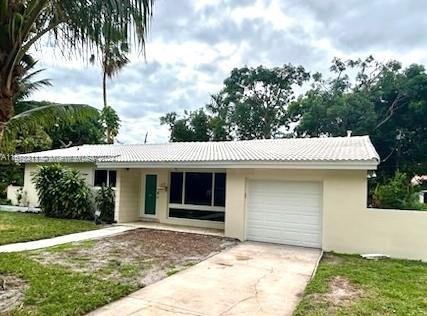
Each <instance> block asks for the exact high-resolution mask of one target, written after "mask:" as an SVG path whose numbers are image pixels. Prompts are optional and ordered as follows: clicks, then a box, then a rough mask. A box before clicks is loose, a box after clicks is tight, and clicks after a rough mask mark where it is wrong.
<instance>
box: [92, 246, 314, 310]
mask: <svg viewBox="0 0 427 316" xmlns="http://www.w3.org/2000/svg"><path fill="white" fill-rule="evenodd" d="M320 255H321V251H320V250H317V249H309V248H299V247H290V246H282V245H272V244H264V243H254V242H245V243H242V244H240V245H238V246H236V247H234V248H231V249H229V250H227V251H224V252H222V253H220V254H218V255H215V256H213V257H211V258H209V259H207V260H205V261H203V262H201V263H199V264H197V265H195V266H193V267H191V268H189V269H187V270H185V271H182V272H180V273H177V274H175V275H173V276H171V277H168V278H166V279H163V280H162V281H159V282H157V283H154V284H152V285H150V286H147V287H146V288H143V289H142V290H139V291H137V292H135V293H133V294H131V295H129V296H128V297H125V298H123V299H121V300H119V301H117V302H114V303H111V304H109V305H106V306H104V307H102V308H100V309H98V310H96V311H94V312H92V313H91V314H89V315H91V316H105V315H121V316H127V315H183V314H185V315H223V316H225V315H271V316H274V315H292V312H293V310H294V309H295V307H296V305H297V304H298V301H299V299H300V295H301V294H302V292H303V291H304V288H305V286H306V284H307V282H308V281H309V280H310V278H311V275H312V273H313V271H314V270H315V268H316V265H317V262H318V260H319V258H320Z"/></svg>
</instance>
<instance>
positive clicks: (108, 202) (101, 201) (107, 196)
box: [95, 185, 114, 224]
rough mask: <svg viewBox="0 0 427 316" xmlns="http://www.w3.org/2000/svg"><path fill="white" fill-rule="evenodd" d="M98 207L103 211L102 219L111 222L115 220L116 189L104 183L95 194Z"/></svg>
mask: <svg viewBox="0 0 427 316" xmlns="http://www.w3.org/2000/svg"><path fill="white" fill-rule="evenodd" d="M95 202H96V208H97V209H98V210H99V211H101V215H100V219H101V221H103V222H105V223H108V224H111V223H112V222H113V221H114V190H113V189H112V188H111V187H110V186H104V185H102V186H101V188H100V189H99V190H98V192H97V193H96V196H95Z"/></svg>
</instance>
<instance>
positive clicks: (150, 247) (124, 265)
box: [31, 228, 237, 288]
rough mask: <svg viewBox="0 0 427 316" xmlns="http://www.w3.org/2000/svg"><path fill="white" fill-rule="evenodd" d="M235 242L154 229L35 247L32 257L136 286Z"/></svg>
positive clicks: (155, 280) (162, 276) (191, 263)
mask: <svg viewBox="0 0 427 316" xmlns="http://www.w3.org/2000/svg"><path fill="white" fill-rule="evenodd" d="M236 243H237V242H236V241H235V240H233V239H228V238H222V237H216V236H207V235H199V234H189V233H181V232H174V231H162V230H154V229H143V228H141V229H136V230H132V231H129V232H126V233H123V234H120V235H117V236H113V237H108V238H103V239H99V240H91V241H86V242H80V243H73V244H69V245H63V246H58V247H53V248H48V249H43V250H38V251H34V252H32V254H31V257H32V259H34V260H36V261H38V262H40V263H42V264H57V265H60V266H63V267H66V268H69V269H71V270H73V271H77V272H82V273H86V274H95V275H96V276H97V277H99V278H102V279H109V280H114V281H118V282H121V283H126V284H130V285H132V286H135V287H136V288H139V287H143V286H146V285H149V284H151V283H154V282H157V281H159V280H160V279H163V278H164V277H166V276H168V275H171V274H174V273H176V272H178V271H180V270H182V269H185V268H187V267H189V266H191V265H194V264H196V263H198V262H200V261H202V260H204V259H206V258H207V257H209V256H211V255H213V254H215V253H218V252H220V251H222V250H224V249H226V248H228V247H231V246H233V245H235V244H236Z"/></svg>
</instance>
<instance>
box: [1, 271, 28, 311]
mask: <svg viewBox="0 0 427 316" xmlns="http://www.w3.org/2000/svg"><path fill="white" fill-rule="evenodd" d="M26 289H27V284H26V283H25V281H24V280H22V279H20V278H18V277H16V276H13V275H2V274H0V314H3V313H6V312H8V311H10V310H12V309H14V308H16V307H18V306H20V305H21V304H22V301H23V300H24V295H25V290H26Z"/></svg>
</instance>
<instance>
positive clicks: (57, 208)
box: [33, 164, 93, 219]
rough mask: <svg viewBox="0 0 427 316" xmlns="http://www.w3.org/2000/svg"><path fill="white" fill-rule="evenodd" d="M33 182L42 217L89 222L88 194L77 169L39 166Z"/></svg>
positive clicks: (89, 201)
mask: <svg viewBox="0 0 427 316" xmlns="http://www.w3.org/2000/svg"><path fill="white" fill-rule="evenodd" d="M33 182H34V184H35V187H36V190H37V193H38V196H39V204H40V208H41V209H42V211H43V213H44V214H45V215H46V216H49V217H58V218H72V219H93V203H92V193H91V190H90V189H89V187H88V186H87V185H86V183H85V181H84V180H83V179H82V177H81V175H80V173H79V171H78V170H75V169H71V168H67V167H63V166H61V165H59V164H54V165H48V166H42V167H40V168H39V170H38V171H37V172H35V173H34V175H33Z"/></svg>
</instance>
